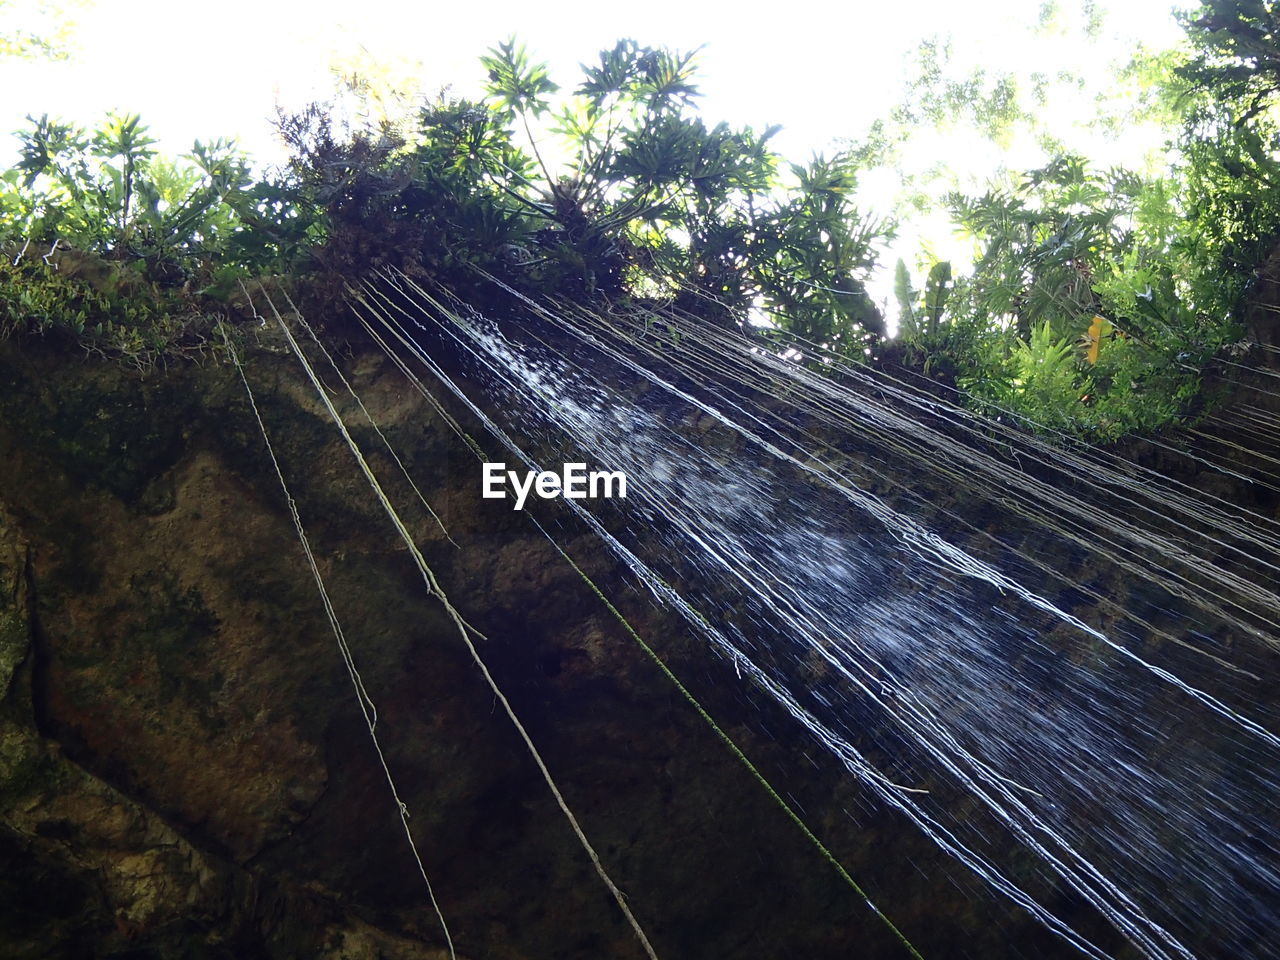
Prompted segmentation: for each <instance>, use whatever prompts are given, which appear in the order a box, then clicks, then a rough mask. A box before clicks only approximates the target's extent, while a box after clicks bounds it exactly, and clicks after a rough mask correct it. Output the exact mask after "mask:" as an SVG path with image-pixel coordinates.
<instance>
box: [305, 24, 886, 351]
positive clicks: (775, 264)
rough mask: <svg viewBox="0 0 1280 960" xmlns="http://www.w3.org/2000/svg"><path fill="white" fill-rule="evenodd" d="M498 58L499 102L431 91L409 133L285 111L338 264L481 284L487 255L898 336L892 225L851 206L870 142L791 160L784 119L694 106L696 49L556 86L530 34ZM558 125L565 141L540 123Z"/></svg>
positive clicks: (515, 272)
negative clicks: (782, 158) (477, 277)
mask: <svg viewBox="0 0 1280 960" xmlns="http://www.w3.org/2000/svg"><path fill="white" fill-rule="evenodd" d="M482 63H483V65H484V67H485V69H486V71H487V74H488V84H487V96H486V97H485V99H484V100H483V101H481V102H478V103H472V102H466V101H444V100H441V101H436V102H433V103H429V104H427V105H426V106H425V107H424V108H423V109H422V110H421V111H420V112H419V115H418V118H417V119H418V122H417V129H416V130H415V131H414V132H413V134H412V135H411V136H406V137H397V136H395V135H394V134H392V133H390V132H389V131H388V130H387V129H385V128H384V129H380V130H372V129H368V128H364V129H354V130H345V131H337V130H335V129H333V126H332V123H331V121H330V118H329V114H328V112H327V111H325V110H323V109H320V108H315V109H313V110H311V111H309V112H307V113H304V114H301V115H299V116H297V117H293V118H287V119H286V122H285V124H284V132H285V135H286V140H288V142H289V143H290V144H291V145H292V146H293V149H294V157H295V159H294V163H293V167H292V172H293V178H292V183H293V185H294V186H295V187H296V188H297V190H298V192H299V194H300V195H302V196H305V197H308V198H310V201H311V204H310V209H311V210H312V211H313V212H314V213H315V215H316V217H317V223H319V224H320V228H321V229H322V230H323V231H324V234H325V239H324V242H323V244H322V246H321V249H320V258H321V260H322V262H323V263H324V264H325V266H326V268H328V269H330V270H332V271H334V272H336V273H339V274H344V275H347V276H350V275H352V274H361V273H364V272H365V271H367V270H368V268H369V267H371V266H379V265H382V264H387V263H394V264H396V265H397V266H399V267H400V268H401V269H405V270H408V271H410V272H413V271H414V270H420V271H426V272H428V273H433V274H436V275H447V277H448V279H449V282H450V283H451V284H452V285H455V286H457V285H459V284H461V285H462V287H463V288H465V287H466V285H467V284H468V283H472V282H474V274H471V273H470V272H469V271H468V270H467V269H466V268H468V267H470V266H480V267H483V268H484V269H485V270H487V271H491V272H493V271H496V272H498V273H501V274H503V275H504V277H505V278H506V279H507V281H508V282H509V283H512V284H514V285H515V286H516V287H519V288H524V289H528V290H532V291H541V292H553V293H555V294H557V295H559V296H571V297H575V296H576V297H583V298H593V297H609V298H617V297H623V296H641V297H655V296H667V297H675V298H677V299H682V300H685V301H687V302H688V303H689V305H693V306H696V307H697V309H699V310H701V311H704V312H705V311H707V310H708V304H720V305H722V309H723V310H724V315H725V316H726V317H729V316H735V315H741V313H742V312H744V311H746V310H747V309H749V308H751V307H753V306H756V305H759V306H761V307H763V309H764V310H765V311H766V312H767V313H768V314H769V315H770V316H771V317H772V318H773V320H774V322H775V323H776V324H777V325H779V326H781V327H783V328H786V329H789V330H791V331H793V332H796V333H801V334H803V335H805V336H808V337H810V338H812V339H815V340H818V341H820V342H822V343H823V344H825V345H827V346H829V347H833V348H836V349H841V348H845V349H849V350H853V351H856V352H858V353H861V351H862V349H863V348H864V346H865V345H866V344H868V343H873V342H875V341H876V340H877V339H878V338H879V337H880V336H881V335H882V334H883V322H882V318H881V317H880V315H879V313H878V311H877V310H876V308H875V306H874V304H873V303H872V302H871V299H870V297H869V296H868V295H867V293H866V288H865V281H866V279H867V277H868V275H869V273H870V270H871V269H872V267H873V266H874V264H875V260H876V255H877V252H878V249H879V246H880V245H881V244H882V243H883V241H884V240H885V239H886V238H887V237H888V236H889V235H890V227H889V225H888V224H886V223H883V222H880V221H876V220H872V219H870V218H867V217H864V216H862V215H861V214H860V212H859V211H858V210H857V209H856V208H855V207H854V205H853V203H852V199H851V198H852V192H853V190H854V188H855V186H856V179H857V172H858V168H859V164H860V162H862V160H863V157H862V156H861V155H860V154H859V153H858V152H857V151H855V150H849V151H846V152H842V153H840V154H838V155H836V156H834V157H831V158H830V159H828V158H825V157H815V158H813V160H811V161H810V162H809V163H808V164H804V165H799V164H791V165H788V166H787V167H786V168H785V171H786V173H787V174H789V176H784V175H783V169H782V168H780V164H779V161H778V158H777V157H776V156H775V155H774V154H773V153H772V152H771V151H770V149H769V146H768V144H769V141H770V139H771V138H772V137H773V135H774V134H775V133H776V130H777V128H770V129H768V130H765V131H763V132H756V131H754V130H752V129H750V128H742V129H733V128H731V127H730V126H729V125H727V124H723V123H721V124H716V125H714V126H712V125H708V124H707V123H706V122H705V121H704V120H703V119H702V118H701V117H699V116H697V115H696V113H695V112H694V108H693V104H694V102H695V99H696V97H697V93H698V91H697V87H696V85H695V84H694V82H693V81H694V69H695V56H694V54H693V53H678V52H673V51H669V50H665V49H660V48H649V47H642V46H640V45H639V44H637V43H635V42H634V41H631V40H622V41H620V42H619V43H617V44H616V45H615V46H614V47H612V48H611V49H608V50H605V51H602V52H601V54H600V56H599V58H598V61H597V62H596V63H594V64H591V65H588V66H585V67H584V68H583V80H582V82H581V83H580V84H579V85H578V87H577V88H576V89H574V90H573V92H572V93H571V94H569V95H568V96H566V97H564V98H562V99H560V100H559V101H553V99H552V97H553V96H554V95H555V94H557V93H558V91H559V89H560V88H559V87H558V86H557V85H556V84H555V83H554V82H553V81H552V80H551V78H550V76H549V74H548V72H547V69H546V67H545V66H544V65H543V64H540V63H537V62H535V61H534V60H532V59H531V58H530V56H529V55H528V53H527V52H526V51H525V50H524V48H523V47H521V46H519V45H518V44H516V43H515V42H514V41H507V42H504V43H502V44H499V45H498V46H497V47H496V48H494V49H493V50H491V51H490V52H489V54H488V55H487V56H485V57H484V58H482ZM544 122H545V123H549V125H550V130H549V132H550V133H551V134H553V135H555V136H558V137H559V141H560V146H561V148H562V149H561V150H559V151H558V152H554V153H553V152H551V151H550V150H549V149H548V148H547V147H546V145H545V143H546V142H545V139H544V134H543V133H542V132H539V133H537V134H535V129H538V130H540V131H541V130H543V129H545V128H540V127H539V124H540V123H544Z"/></svg>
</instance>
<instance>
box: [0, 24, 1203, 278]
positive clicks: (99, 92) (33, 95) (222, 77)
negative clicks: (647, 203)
mask: <svg viewBox="0 0 1280 960" xmlns="http://www.w3.org/2000/svg"><path fill="white" fill-rule="evenodd" d="M31 2H34V0H18V9H21V7H22V6H23V4H24V3H25V4H27V5H30V3H31ZM1082 2H1083V0H1058V4H1059V6H1060V7H1061V13H1062V18H1061V19H1062V22H1063V23H1064V24H1065V25H1067V26H1068V27H1069V28H1070V29H1067V30H1065V31H1062V32H1060V33H1057V34H1052V33H1051V34H1045V33H1043V32H1042V33H1040V34H1038V35H1037V34H1035V33H1034V32H1033V27H1034V25H1035V23H1036V21H1037V19H1038V16H1039V12H1040V8H1041V4H1040V2H1038V0H985V2H984V0H912V2H909V3H888V2H885V0H844V2H827V3H812V2H807V3H806V2H791V3H785V4H781V5H778V4H773V5H770V6H769V7H768V8H766V9H768V10H769V13H768V14H763V13H761V12H758V11H759V9H761V8H753V7H751V6H750V5H746V4H742V3H735V4H716V3H707V2H691V0H678V2H677V0H644V2H642V3H639V4H607V3H601V2H599V0H593V2H583V0H571V2H561V3H557V4H548V3H529V2H528V0H523V2H518V3H517V2H512V0H471V2H462V3H459V2H457V0H453V2H450V3H448V4H437V3H424V4H411V3H405V2H404V0H336V2H335V0H311V2H306V3H298V2H285V0H218V2H216V3H193V2H190V0H177V2H175V0H97V2H93V0H89V3H88V5H87V6H86V7H85V8H84V9H83V10H82V11H81V12H80V13H79V14H78V21H79V30H78V32H77V42H78V50H77V52H76V53H75V55H74V56H73V58H72V59H71V60H70V61H68V62H54V63H41V62H22V61H13V60H9V61H0V132H3V131H6V130H13V129H16V128H17V127H19V126H20V125H22V122H23V117H24V116H25V115H26V114H29V113H31V114H36V115H39V114H41V113H49V114H51V115H54V116H58V117H61V118H64V119H74V120H76V121H78V122H80V123H82V124H84V125H88V126H91V125H93V124H94V123H96V122H97V121H98V120H99V119H101V118H102V117H103V116H105V114H106V113H107V111H109V110H112V109H117V110H122V111H129V112H136V113H140V114H141V115H142V117H143V120H144V122H146V123H147V124H149V125H150V127H151V131H152V134H153V135H156V136H159V137H160V139H161V147H162V149H164V150H165V151H166V152H169V153H181V152H184V151H186V150H187V149H189V147H190V144H191V142H192V140H194V139H196V138H201V139H213V138H214V137H218V136H233V137H235V138H236V139H237V140H238V141H239V142H240V144H241V146H242V147H244V148H245V149H247V150H248V151H249V152H250V153H251V154H252V155H253V156H254V157H255V158H257V159H259V160H261V161H272V160H275V159H278V157H279V151H278V148H277V147H276V145H275V142H274V139H273V134H272V128H271V118H272V116H273V113H274V107H275V104H276V103H277V102H279V103H282V104H284V105H285V106H297V105H299V104H301V103H304V102H306V101H307V100H309V99H315V98H322V97H324V96H325V95H327V94H328V93H329V92H331V91H332V89H333V84H332V79H331V76H330V73H329V65H330V64H331V63H332V62H333V61H334V59H335V57H341V56H343V55H350V54H352V53H353V52H355V51H358V50H359V49H361V48H362V47H363V48H364V49H365V50H367V51H369V52H370V53H371V54H373V55H374V56H375V57H377V58H379V59H387V60H389V61H395V62H399V63H404V64H409V65H410V66H411V67H413V66H414V65H420V70H419V76H420V77H421V83H422V88H423V89H424V90H427V91H431V92H434V91H437V90H439V89H440V88H441V87H443V86H445V85H451V86H452V89H453V91H454V92H455V93H458V94H462V95H476V94H478V93H479V90H480V84H481V83H482V82H483V80H484V75H483V70H482V69H481V67H480V65H479V63H478V60H477V58H478V57H479V55H480V54H481V53H483V52H484V51H485V50H486V49H487V48H489V47H490V46H493V45H495V44H496V43H497V42H499V41H500V40H503V39H505V38H506V37H507V36H509V35H512V34H514V35H516V36H517V37H518V38H519V39H521V40H522V41H523V42H524V43H525V44H527V46H528V47H529V49H530V51H531V52H532V53H533V54H534V55H535V56H536V57H538V58H539V59H543V60H547V61H549V62H550V64H551V67H552V76H553V78H554V79H556V80H557V81H558V82H559V83H560V84H561V86H562V87H572V86H573V85H575V84H576V83H577V82H578V80H579V71H578V69H577V65H578V64H579V63H580V62H583V61H589V60H594V59H595V56H596V53H597V51H599V50H600V49H602V48H605V47H609V46H612V45H613V43H614V42H615V41H616V40H617V39H619V38H620V37H631V38H633V39H635V40H637V41H638V42H640V43H642V44H645V45H650V46H669V47H675V48H679V49H686V50H687V49H691V48H693V47H697V46H699V45H704V50H703V52H702V54H701V58H700V67H699V71H698V77H699V79H698V82H699V85H700V87H701V89H702V91H703V94H704V96H703V98H702V101H701V105H702V110H703V113H704V115H705V116H706V117H707V118H708V119H709V120H712V121H719V120H727V121H729V122H730V123H732V124H735V125H739V124H750V125H752V126H755V127H757V128H761V127H763V126H765V125H767V124H769V123H775V122H776V123H782V124H784V130H783V133H782V134H781V135H780V136H779V137H778V138H777V139H776V140H775V141H774V145H775V147H776V148H777V149H779V150H780V151H781V152H782V153H783V154H784V155H786V156H789V157H792V158H795V159H803V158H805V157H806V156H807V155H808V154H809V153H810V152H812V151H814V150H820V149H824V148H830V146H831V144H832V142H833V141H836V140H838V139H839V138H845V137H857V136H858V135H859V134H860V133H861V132H862V131H863V130H864V129H865V128H866V126H867V125H868V124H869V123H870V122H871V121H872V120H874V119H875V118H876V117H878V116H882V115H883V114H884V113H886V112H887V110H888V109H889V108H890V107H892V106H893V104H894V103H895V102H897V101H898V100H899V99H900V97H901V95H902V91H903V87H904V84H905V82H906V81H907V80H908V79H910V78H911V77H912V76H914V73H915V70H914V59H913V52H914V51H915V49H916V47H917V46H918V44H919V43H920V41H921V40H923V39H925V38H927V37H930V36H934V35H949V36H950V37H951V39H952V46H953V51H954V62H955V65H956V68H957V71H958V72H959V73H963V72H966V71H967V70H968V69H970V68H972V67H975V66H982V67H985V68H986V69H988V70H990V71H992V72H998V71H1013V72H1015V73H1021V74H1023V75H1026V74H1028V73H1030V72H1031V71H1034V70H1040V71H1045V72H1049V73H1053V72H1056V71H1058V70H1060V69H1069V70H1074V71H1076V72H1079V73H1085V74H1095V75H1098V76H1102V75H1103V74H1104V73H1105V71H1106V70H1107V69H1108V67H1109V65H1110V64H1112V63H1114V62H1119V61H1123V60H1125V59H1127V58H1128V56H1129V55H1130V53H1131V52H1132V51H1133V49H1134V47H1135V45H1136V44H1137V43H1139V42H1141V43H1142V44H1144V45H1146V46H1147V47H1148V48H1152V49H1159V48H1162V47H1166V46H1169V45H1171V44H1173V43H1175V42H1176V41H1177V39H1178V38H1179V37H1180V36H1181V31H1180V29H1179V28H1178V27H1177V25H1176V24H1175V22H1174V20H1173V17H1172V15H1171V12H1170V11H1171V9H1172V7H1173V4H1174V2H1175V0H1097V5H1098V7H1099V8H1101V10H1102V11H1103V12H1104V14H1105V21H1104V28H1103V33H1102V36H1101V37H1100V38H1098V40H1097V41H1096V42H1091V41H1088V40H1087V39H1086V38H1085V37H1084V35H1083V33H1082V31H1081V30H1080V29H1079V25H1080V24H1081V23H1082V22H1083V19H1082V16H1081V14H1080V9H1081V3H1082ZM1182 5H1183V6H1185V5H1186V3H1185V2H1184V3H1183V4H1182ZM1092 110H1093V108H1092V101H1091V100H1090V99H1089V98H1087V97H1085V98H1080V99H1079V100H1078V101H1077V102H1075V103H1071V104H1065V105H1061V106H1059V107H1058V108H1057V109H1056V111H1055V119H1056V120H1057V121H1058V122H1059V124H1060V125H1061V126H1062V127H1063V129H1064V130H1066V129H1067V128H1069V127H1072V126H1073V125H1074V126H1078V125H1079V123H1082V122H1084V121H1087V120H1088V119H1089V116H1090V115H1091V113H1092ZM1068 132H1069V131H1068ZM1077 132H1078V131H1077ZM1131 134H1132V136H1130V137H1129V138H1128V139H1127V140H1122V141H1121V142H1118V143H1115V142H1112V143H1101V142H1097V138H1096V136H1094V135H1087V136H1088V139H1089V140H1090V143H1089V145H1088V147H1089V153H1090V154H1091V155H1095V156H1098V155H1100V156H1101V157H1102V159H1104V160H1105V161H1106V162H1124V163H1128V164H1133V165H1137V164H1138V163H1140V162H1141V159H1142V154H1143V152H1144V151H1149V150H1151V149H1153V148H1158V146H1159V141H1158V139H1152V137H1153V134H1152V132H1151V131H1145V132H1144V131H1141V130H1134V131H1131ZM1082 136H1084V135H1082ZM919 146H920V150H919V151H917V153H918V154H921V153H923V154H926V155H927V156H925V157H924V159H926V160H928V161H929V163H926V164H921V166H927V165H929V164H931V163H936V162H938V161H939V160H943V161H945V163H946V164H947V166H948V167H949V168H954V169H955V170H956V171H957V172H958V173H960V174H961V175H964V174H972V175H974V176H980V175H981V174H983V173H989V172H990V171H992V170H993V169H995V168H997V167H998V166H999V165H1000V164H1001V163H1002V162H1003V163H1006V164H1010V165H1011V166H1013V167H1015V168H1017V167H1022V166H1028V165H1033V164H1034V163H1035V162H1036V160H1037V159H1038V158H1037V156H1036V155H1035V152H1034V148H1033V147H1032V146H1031V145H1030V144H1015V145H1014V149H1013V151H1012V153H1008V152H1006V153H1005V154H1004V155H1001V154H999V153H998V151H996V150H995V149H994V148H993V147H992V146H991V145H990V144H988V143H985V142H983V141H982V140H981V139H980V138H977V137H973V136H966V135H964V134H963V133H962V132H954V131H953V133H952V134H951V135H950V137H949V138H944V139H936V138H935V137H931V138H928V139H924V140H922V142H921V143H920V145H919ZM12 156H13V150H12V147H11V146H10V145H9V144H6V143H3V141H2V140H0V163H4V162H5V161H8V160H10V159H11V158H12ZM869 186H871V187H872V188H873V189H874V187H875V185H874V184H870V185H869ZM886 188H887V185H886ZM875 199H876V198H875V197H871V198H868V202H869V203H874V201H875ZM885 206H886V207H887V203H886V204H885ZM939 242H943V243H945V241H939ZM939 252H941V253H943V254H949V253H950V252H949V251H946V250H942V251H939ZM909 259H910V258H909ZM890 262H892V261H890Z"/></svg>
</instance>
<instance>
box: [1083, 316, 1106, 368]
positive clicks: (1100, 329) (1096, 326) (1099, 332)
mask: <svg viewBox="0 0 1280 960" xmlns="http://www.w3.org/2000/svg"><path fill="white" fill-rule="evenodd" d="M1111 329H1112V327H1111V321H1110V320H1108V319H1107V318H1106V317H1100V316H1098V315H1097V314H1094V317H1093V323H1091V324H1090V325H1089V332H1088V334H1086V336H1087V337H1088V340H1089V351H1088V353H1086V354H1085V359H1087V360H1088V361H1089V362H1090V363H1097V362H1098V349H1099V348H1100V347H1101V346H1102V338H1103V337H1105V336H1107V334H1109V333H1111Z"/></svg>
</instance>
